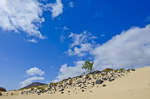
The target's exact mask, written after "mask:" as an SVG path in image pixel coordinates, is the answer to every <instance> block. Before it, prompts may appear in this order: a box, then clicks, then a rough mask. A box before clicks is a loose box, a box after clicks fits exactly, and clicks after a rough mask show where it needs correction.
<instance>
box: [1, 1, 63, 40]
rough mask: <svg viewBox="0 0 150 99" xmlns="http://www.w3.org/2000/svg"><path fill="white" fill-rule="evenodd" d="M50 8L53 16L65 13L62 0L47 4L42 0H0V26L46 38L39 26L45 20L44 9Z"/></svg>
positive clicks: (7, 29) (8, 29)
mask: <svg viewBox="0 0 150 99" xmlns="http://www.w3.org/2000/svg"><path fill="white" fill-rule="evenodd" d="M44 8H45V9H44ZM49 8H50V9H51V10H50V11H51V12H52V17H53V18H55V17H57V16H59V15H60V14H62V13H63V4H62V2H61V0H56V3H54V4H52V3H51V4H45V5H44V4H43V3H41V2H40V0H0V28H1V29H3V30H5V31H14V32H17V33H23V32H24V33H26V35H27V36H30V37H36V38H39V39H45V36H43V34H42V33H41V32H40V30H39V28H40V26H41V24H42V22H44V21H45V18H44V17H43V13H44V10H48V9H49Z"/></svg>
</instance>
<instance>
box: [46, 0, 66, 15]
mask: <svg viewBox="0 0 150 99" xmlns="http://www.w3.org/2000/svg"><path fill="white" fill-rule="evenodd" d="M47 7H50V8H51V12H52V17H53V18H55V17H57V16H59V15H60V14H62V13H63V4H62V0H56V3H54V4H48V5H47Z"/></svg>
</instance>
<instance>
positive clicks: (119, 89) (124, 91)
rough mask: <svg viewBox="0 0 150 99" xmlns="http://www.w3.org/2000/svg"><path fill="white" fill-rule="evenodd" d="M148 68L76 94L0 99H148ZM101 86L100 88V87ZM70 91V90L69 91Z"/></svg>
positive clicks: (4, 97)
mask: <svg viewBox="0 0 150 99" xmlns="http://www.w3.org/2000/svg"><path fill="white" fill-rule="evenodd" d="M149 75H150V67H144V68H139V69H136V71H134V72H130V73H128V74H127V75H125V76H121V77H119V78H118V79H115V80H114V81H112V82H109V81H106V82H104V83H105V85H106V86H105V87H102V85H101V84H100V85H96V86H94V87H92V88H89V90H86V91H85V92H81V91H79V90H78V89H76V90H77V91H79V92H78V93H77V94H75V93H70V94H66V93H65V92H64V94H61V93H56V94H41V95H16V96H2V97H0V99H26V98H27V99H49V98H52V99H70V98H71V99H77V98H78V99H100V98H102V99H150V77H149ZM100 86H101V87H100ZM70 90H71V89H70Z"/></svg>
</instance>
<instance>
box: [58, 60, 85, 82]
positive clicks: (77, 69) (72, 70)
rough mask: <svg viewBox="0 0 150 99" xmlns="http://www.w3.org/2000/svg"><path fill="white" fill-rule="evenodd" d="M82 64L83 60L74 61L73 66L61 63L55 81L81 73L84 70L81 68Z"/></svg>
mask: <svg viewBox="0 0 150 99" xmlns="http://www.w3.org/2000/svg"><path fill="white" fill-rule="evenodd" d="M83 64H84V61H77V62H76V63H75V66H68V65H67V64H64V65H62V66H61V68H60V71H59V74H58V76H57V77H56V80H55V81H61V80H63V79H67V78H69V77H75V76H79V75H81V74H82V73H84V72H85V71H84V70H83V69H82V65H83Z"/></svg>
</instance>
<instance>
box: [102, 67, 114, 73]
mask: <svg viewBox="0 0 150 99" xmlns="http://www.w3.org/2000/svg"><path fill="white" fill-rule="evenodd" d="M110 71H114V70H113V69H112V68H106V69H104V70H103V71H102V72H110Z"/></svg>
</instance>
